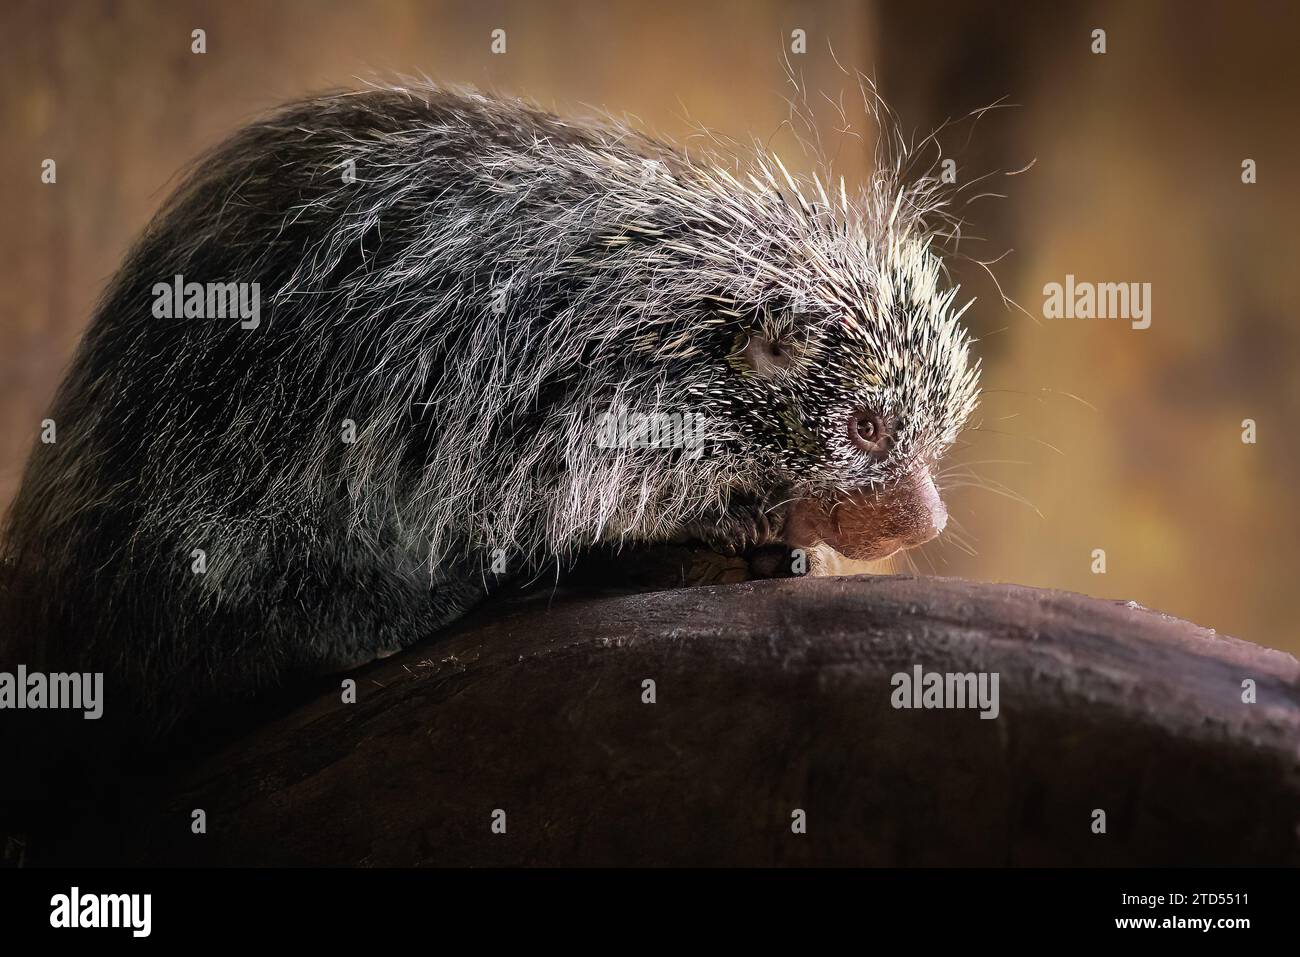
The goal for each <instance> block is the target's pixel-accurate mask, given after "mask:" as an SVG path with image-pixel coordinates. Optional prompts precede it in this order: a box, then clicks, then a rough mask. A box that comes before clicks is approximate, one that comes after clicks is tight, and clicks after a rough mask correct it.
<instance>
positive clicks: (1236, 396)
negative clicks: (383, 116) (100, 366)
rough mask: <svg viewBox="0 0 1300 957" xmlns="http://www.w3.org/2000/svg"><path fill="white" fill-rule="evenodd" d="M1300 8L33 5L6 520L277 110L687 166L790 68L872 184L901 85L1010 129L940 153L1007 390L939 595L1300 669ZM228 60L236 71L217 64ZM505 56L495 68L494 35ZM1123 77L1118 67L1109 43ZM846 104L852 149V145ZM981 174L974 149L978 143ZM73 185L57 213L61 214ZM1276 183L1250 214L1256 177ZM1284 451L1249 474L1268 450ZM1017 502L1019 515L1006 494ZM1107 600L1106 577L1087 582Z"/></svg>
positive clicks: (18, 122) (940, 567) (4, 323)
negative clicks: (497, 100)
mask: <svg viewBox="0 0 1300 957" xmlns="http://www.w3.org/2000/svg"><path fill="white" fill-rule="evenodd" d="M1298 10H1300V8H1298V7H1297V6H1296V5H1295V4H1290V3H1281V2H1279V3H1261V2H1247V3H1240V2H1234V3H1226V2H1225V3H1190V2H1172V0H1171V2H1163V3H1162V2H1142V3H1129V4H1120V3H1114V4H1111V3H1082V4H1051V5H1048V4H1038V3H1026V4H1019V3H1016V4H998V5H993V4H975V3H951V4H924V5H922V4H915V3H910V2H909V3H904V2H898V3H889V2H877V3H871V2H861V0H820V2H818V0H804V2H788V3H786V2H779V0H748V2H742V0H734V2H718V3H708V2H702V0H685V2H683V0H656V2H654V3H633V2H599V3H598V2H596V0H589V2H582V3H579V2H562V3H539V2H529V0H517V2H489V0H476V2H465V3H452V2H442V3H439V2H430V0H424V2H407V0H391V2H371V3H343V2H305V0H297V2H276V3H252V2H247V0H225V2H220V3H216V2H213V3H199V2H191V3H184V2H179V3H176V2H173V3H161V2H159V3H143V2H135V3H132V2H123V3H111V2H84V0H70V2H63V3H57V4H53V3H45V2H18V3H14V2H12V0H10V2H8V3H6V4H5V6H4V9H3V11H2V12H0V44H2V47H0V121H2V122H3V129H4V131H5V137H4V147H3V149H2V150H0V190H3V211H4V223H5V225H4V228H3V229H2V230H0V262H3V264H4V268H3V272H2V273H0V425H2V426H3V431H2V432H0V503H7V502H8V500H9V498H10V496H11V495H12V493H13V490H14V488H15V486H16V484H17V481H18V478H19V474H20V469H21V464H22V460H23V459H24V457H25V456H26V454H27V450H28V448H29V446H30V443H31V442H32V441H33V439H34V437H35V435H36V432H37V429H38V423H39V420H40V419H41V417H42V413H43V410H44V408H45V407H46V405H47V403H48V402H49V400H50V397H51V395H52V393H53V390H54V388H55V386H56V384H57V382H58V379H59V376H60V373H61V370H62V368H63V366H64V364H65V363H66V361H67V360H68V357H69V356H70V354H71V352H72V349H73V348H74V346H75V344H76V342H77V339H78V337H79V335H80V333H81V331H82V329H83V327H84V325H85V323H86V322H87V320H88V318H89V316H90V314H91V311H92V308H93V304H94V302H95V298H96V296H97V295H98V293H99V291H100V289H101V288H102V286H103V284H104V282H105V280H106V279H107V278H108V277H109V276H110V275H111V273H112V272H113V270H114V269H115V268H116V266H117V264H118V263H119V261H120V260H121V258H122V256H123V254H124V252H125V251H126V249H127V247H128V244H129V243H130V242H131V241H132V239H133V237H135V236H136V235H137V233H138V232H139V231H140V229H141V228H142V227H143V226H144V224H145V223H146V221H147V220H148V218H149V216H150V215H151V213H152V212H153V210H154V209H155V208H156V207H157V205H158V204H159V203H160V201H161V200H162V198H163V197H164V196H165V195H166V192H167V190H168V189H169V188H170V184H171V178H172V177H173V175H174V174H175V173H176V172H177V170H178V169H179V168H180V167H181V166H182V165H183V164H185V163H186V162H187V161H188V160H190V159H191V158H193V157H194V156H195V154H197V153H198V152H199V151H200V150H202V149H203V148H204V147H206V146H209V145H210V144H212V143H213V142H214V141H216V140H217V139H219V138H221V137H223V136H224V135H226V134H227V133H229V132H231V131H232V130H233V129H234V128H235V127H236V126H237V125H238V124H240V123H241V122H243V121H244V120H246V119H248V118H249V117H251V116H253V115H254V114H256V113H257V112H258V111H260V110H262V109H265V108H267V107H270V106H272V105H274V104H276V103H277V102H279V101H281V100H284V99H287V98H290V97H294V96H297V95H300V94H303V93H305V92H308V91H313V90H319V89H322V88H325V87H330V86H338V85H352V84H354V83H355V82H356V80H355V79H354V78H357V77H363V78H364V77H374V76H383V75H385V74H391V73H408V74H413V73H425V74H427V75H428V76H430V77H431V78H433V79H435V80H441V81H447V82H457V83H471V84H475V85H478V86H481V87H486V88H491V89H496V90H499V91H503V92H515V93H521V94H524V95H527V96H530V97H532V98H533V99H535V100H538V101H539V102H541V103H543V104H544V105H547V106H552V107H554V108H557V109H559V110H561V111H565V112H591V111H592V110H596V109H599V110H608V111H609V112H611V113H615V114H620V115H622V114H626V115H627V116H629V117H630V118H632V119H633V120H634V121H635V122H637V123H638V125H640V126H642V127H644V128H647V129H650V130H652V131H656V132H658V133H661V134H663V135H665V136H669V137H673V138H677V139H681V138H683V137H685V136H687V135H689V133H690V132H691V130H692V129H693V128H694V127H695V126H696V125H702V126H704V127H708V128H710V129H714V130H717V131H720V132H722V133H725V134H730V135H733V136H738V137H742V138H745V137H748V136H750V135H751V134H752V135H757V136H759V137H761V138H763V139H764V140H770V141H771V142H772V143H773V144H774V145H775V146H776V147H777V149H778V150H779V151H780V152H781V153H782V154H783V156H785V157H786V158H787V160H788V162H789V163H790V165H792V166H795V167H800V168H803V169H808V168H810V163H809V161H808V160H807V158H806V157H804V156H803V155H802V151H801V150H800V147H799V144H798V142H797V140H796V139H795V138H794V137H793V136H791V135H790V134H789V131H788V130H784V129H783V120H784V119H785V118H786V117H787V113H788V108H787V104H786V102H785V99H784V97H786V96H788V95H790V94H791V92H792V91H791V88H790V86H789V84H788V82H787V80H786V75H785V67H784V64H783V54H784V52H785V51H786V50H788V48H789V44H790V42H791V39H790V36H791V31H792V30H795V29H801V30H804V31H805V32H806V35H807V52H806V53H805V54H802V55H797V54H792V55H790V57H789V59H790V62H791V65H792V67H793V69H794V70H795V71H796V72H797V73H799V74H801V75H802V77H803V80H804V82H805V86H806V89H807V90H808V93H809V96H810V98H811V99H812V102H813V103H814V104H815V105H816V107H817V110H816V112H817V115H818V117H819V124H818V125H819V128H820V129H821V131H822V134H823V137H824V138H825V140H826V141H827V144H828V147H827V151H828V152H830V153H833V154H835V156H836V163H837V168H838V171H839V172H841V173H843V174H844V175H845V177H846V178H847V179H849V180H850V182H852V181H854V180H857V179H860V178H861V177H862V176H863V175H864V173H865V172H866V171H867V169H868V168H869V163H870V156H871V141H870V134H871V131H870V129H869V127H865V125H864V123H863V117H862V114H861V110H860V109H858V110H857V111H856V113H855V111H854V110H853V109H852V104H853V100H854V96H853V94H854V93H855V89H856V88H855V84H854V81H853V80H852V78H851V77H847V76H845V75H844V73H842V72H841V70H840V69H839V68H838V67H837V66H836V64H835V63H834V62H833V60H832V56H831V54H830V51H829V49H828V47H833V50H834V55H835V58H836V59H838V61H839V62H840V63H841V64H843V66H845V67H847V68H849V69H857V70H861V71H863V72H865V73H867V74H869V75H874V76H875V77H876V78H877V80H878V82H879V85H880V88H881V91H882V93H883V94H884V96H885V97H886V99H887V100H888V101H889V102H890V103H891V104H892V105H893V106H894V108H895V109H896V110H897V112H898V113H899V114H900V117H901V120H902V124H903V126H904V128H905V129H907V130H912V129H915V130H917V131H919V134H920V135H924V133H925V132H927V131H928V130H929V129H931V128H932V127H934V126H935V125H937V124H939V123H941V122H942V121H943V120H944V119H945V118H947V117H953V118H954V119H956V118H959V117H961V116H963V115H964V114H966V113H968V112H969V111H971V110H973V109H976V108H978V107H981V106H985V105H988V104H990V103H993V102H995V101H998V100H1000V99H1004V98H1005V102H1007V103H1011V104H1018V105H1017V106H1016V108H1014V109H1006V110H999V111H995V112H993V113H990V114H988V115H986V116H985V117H984V118H983V119H982V120H981V121H980V122H979V123H978V125H977V126H976V127H975V128H974V130H973V131H972V129H971V124H970V123H965V124H958V125H957V126H955V127H953V128H952V130H950V132H949V133H948V134H946V135H945V136H944V137H943V138H942V142H943V143H944V145H945V149H946V151H947V152H946V155H952V156H954V157H955V158H956V159H957V162H958V177H959V179H961V178H963V177H966V176H974V175H977V174H979V173H982V172H987V171H990V170H998V169H1000V170H1015V169H1019V168H1021V167H1023V166H1025V165H1026V164H1027V163H1029V162H1030V161H1031V160H1036V163H1035V165H1034V166H1033V167H1032V169H1030V170H1029V171H1028V172H1026V173H1024V174H1023V175H1019V176H1015V177H1011V178H1004V177H995V178H993V179H991V180H990V181H989V182H988V184H987V186H988V189H989V190H990V191H993V192H998V193H1005V194H1007V197H1008V198H1006V199H991V200H984V201H981V202H979V203H976V204H975V205H973V206H972V207H971V208H970V209H969V210H967V211H966V214H967V218H968V219H969V223H968V226H967V232H968V235H970V236H980V237H984V239H985V241H983V242H978V243H976V242H963V246H962V250H963V252H966V253H967V254H969V255H971V256H974V257H977V258H983V259H993V258H996V257H997V256H999V255H1000V254H1001V253H1003V252H1005V251H1006V250H1008V249H1014V251H1013V252H1012V253H1010V255H1008V256H1007V257H1006V258H1004V259H1002V260H1001V261H1000V262H999V263H998V264H997V266H996V267H995V273H996V275H997V277H998V279H999V281H1000V283H1001V286H1002V288H1003V290H1004V291H1005V292H1006V294H1007V295H1008V296H1009V297H1011V298H1012V299H1014V300H1016V301H1017V302H1019V303H1020V304H1021V305H1023V306H1024V308H1025V309H1026V310H1027V311H1028V312H1029V314H1030V316H1029V317H1027V316H1026V315H1024V314H1023V313H1021V312H1018V311H1016V310H1015V309H1010V308H1008V307H1006V306H1004V305H1003V303H1002V302H1001V300H1000V299H999V296H998V294H997V290H996V288H995V287H994V286H993V285H992V283H991V281H990V280H989V279H988V277H987V275H986V274H985V273H984V272H983V270H982V269H980V268H979V267H977V266H974V265H971V264H969V263H963V262H955V263H954V264H953V272H954V275H955V278H957V279H958V280H960V281H962V282H963V284H964V288H965V289H966V290H967V291H968V292H970V293H972V294H974V295H977V296H978V297H979V301H978V303H977V304H976V306H975V307H974V308H973V309H972V310H971V311H970V312H969V313H967V317H968V320H969V322H970V324H971V326H972V328H973V329H974V330H975V332H976V333H977V334H978V335H979V336H980V337H981V339H982V342H981V344H980V346H979V349H980V351H981V354H982V355H983V356H984V361H985V369H986V372H985V386H986V388H987V390H988V393H987V395H986V398H985V401H984V404H983V408H982V410H981V412H980V414H979V415H978V422H977V423H976V424H977V426H978V428H977V429H976V430H974V431H972V432H970V433H969V434H968V436H967V438H968V439H969V442H968V443H967V444H966V445H965V447H963V448H962V449H961V450H960V451H959V452H958V453H957V454H956V456H955V457H954V462H955V463H969V464H970V467H971V469H973V471H975V472H976V473H977V474H978V475H979V476H981V480H980V482H981V484H982V485H984V486H986V487H983V488H976V487H971V486H970V485H969V483H966V482H961V481H956V480H953V484H954V485H955V486H956V487H954V488H952V489H951V492H950V495H949V500H950V505H951V508H952V513H953V515H954V517H955V518H956V519H958V520H959V521H960V523H961V534H962V535H964V537H965V538H966V539H968V540H969V542H970V544H971V546H972V547H973V551H974V552H975V554H973V555H972V554H968V553H966V552H965V551H963V550H962V549H960V548H959V547H957V545H956V544H954V543H953V542H948V543H940V544H938V545H935V546H930V547H928V548H927V549H926V550H925V551H924V552H923V553H922V554H921V555H920V556H918V558H917V559H916V561H917V565H918V567H919V568H920V570H922V571H924V572H929V571H931V570H934V571H937V572H938V573H940V574H949V575H962V576H967V577H973V578H980V579H988V580H1004V581H1016V582H1022V583H1026V584H1033V585H1045V586H1054V587H1061V588H1068V589H1073V590H1076V591H1082V592H1087V593H1090V594H1094V595H1101V596H1110V597H1115V598H1126V599H1134V600H1137V601H1139V602H1141V603H1143V604H1146V605H1149V606H1152V607H1156V608H1160V609H1163V610H1166V611H1169V612H1172V613H1174V614H1177V615H1180V616H1183V617H1186V618H1190V619H1193V620H1195V621H1197V622H1200V623H1202V624H1205V625H1208V626H1211V627H1215V628H1218V629H1220V630H1221V631H1225V632H1228V633H1231V634H1235V635H1238V636H1240V637H1243V638H1248V639H1251V640H1253V641H1257V642H1260V643H1262V644H1268V645H1272V646H1275V647H1279V648H1284V649H1287V650H1290V651H1293V652H1294V651H1297V650H1300V633H1298V631H1297V627H1296V622H1297V617H1298V616H1297V612H1300V587H1297V586H1296V583H1295V581H1294V579H1295V575H1296V571H1297V568H1298V567H1300V563H1298V562H1297V556H1298V555H1300V511H1298V510H1297V509H1296V508H1295V506H1294V503H1293V501H1292V500H1291V498H1290V493H1291V492H1292V491H1294V490H1296V489H1297V488H1298V487H1300V447H1298V446H1297V443H1296V441H1295V431H1296V430H1295V424H1294V423H1295V422H1296V421H1297V419H1298V418H1300V377H1297V375H1296V374H1295V371H1294V370H1295V368H1296V365H1297V357H1298V356H1297V354H1298V352H1300V350H1298V349H1297V346H1298V344H1300V324H1298V323H1297V321H1296V316H1297V307H1298V306H1300V294H1297V291H1296V281H1295V280H1296V276H1295V273H1296V268H1297V244H1296V240H1295V238H1294V237H1295V231H1296V219H1297V217H1296V213H1297V212H1300V203H1298V202H1297V196H1300V192H1298V187H1300V182H1298V180H1300V173H1297V147H1298V146H1300V128H1298V126H1297V123H1296V112H1295V111H1296V103H1297V94H1300V67H1298V66H1297V59H1300V57H1298V56H1297V49H1296V41H1295V37H1296V35H1297V28H1300V12H1298ZM195 28H202V29H204V30H206V31H207V44H208V52H207V53H206V54H204V55H195V54H193V53H191V52H190V43H191V40H190V33H191V31H192V30H193V29H195ZM496 28H501V29H504V30H505V31H506V34H507V44H508V45H507V52H506V53H505V54H504V55H493V54H491V53H490V51H489V43H490V33H491V31H492V30H493V29H496ZM1095 28H1102V29H1105V30H1106V33H1107V46H1108V52H1107V53H1105V54H1104V55H1100V56H1098V55H1094V54H1093V53H1092V52H1091V51H1090V45H1091V42H1092V40H1091V36H1090V34H1091V31H1092V30H1093V29H1095ZM822 93H825V94H826V95H827V96H829V97H830V98H831V99H832V100H834V99H838V98H839V97H840V95H841V94H844V96H845V101H846V104H847V105H849V106H850V109H849V119H850V120H856V126H857V129H858V133H860V134H863V135H862V136H861V137H858V136H845V135H837V133H836V128H837V127H838V126H839V122H838V119H837V117H836V116H835V112H834V111H833V110H830V109H828V108H827V103H826V101H825V100H824V99H822V97H821V94H822ZM968 141H969V142H968ZM47 157H48V158H54V159H55V160H56V161H57V163H58V182H57V184H55V185H45V184H42V183H41V181H40V172H41V162H42V160H44V159H45V158H47ZM1245 158H1251V159H1254V160H1255V161H1256V162H1257V163H1258V170H1259V173H1258V176H1259V182H1258V183H1257V184H1255V185H1243V184H1242V182H1241V162H1242V160H1243V159H1245ZM1067 273H1073V274H1074V275H1075V276H1076V277H1078V278H1079V279H1080V280H1088V281H1093V282H1150V283H1152V287H1153V290H1152V301H1153V321H1152V325H1151V328H1150V329H1147V330H1145V331H1134V330H1132V329H1130V328H1129V326H1128V324H1127V323H1124V322H1108V323H1102V322H1085V321H1070V320H1062V321H1046V320H1043V319H1042V318H1041V317H1042V305H1043V293H1042V289H1043V285H1044V284H1045V283H1048V282H1063V281H1064V278H1065V275H1066V274H1067ZM1245 418H1252V419H1255V420H1256V422H1257V423H1258V444H1256V445H1245V444H1243V443H1242V442H1241V437H1240V436H1241V421H1242V419H1245ZM990 486H991V487H996V488H1001V487H1003V486H1005V488H1006V489H1008V490H1010V494H1011V495H1012V496H1013V497H1014V498H1022V499H1023V500H1025V501H1026V502H1028V503H1031V504H1032V507H1031V506H1030V505H1026V504H1022V503H1020V502H1017V501H1015V500H1013V499H1012V498H1008V497H1007V496H1005V495H1002V494H998V493H997V492H994V491H991V490H990V488H989V487H990ZM1096 548H1102V549H1105V551H1106V558H1107V573H1106V574H1104V575H1098V574H1093V573H1092V570H1091V568H1092V551H1093V549H1096Z"/></svg>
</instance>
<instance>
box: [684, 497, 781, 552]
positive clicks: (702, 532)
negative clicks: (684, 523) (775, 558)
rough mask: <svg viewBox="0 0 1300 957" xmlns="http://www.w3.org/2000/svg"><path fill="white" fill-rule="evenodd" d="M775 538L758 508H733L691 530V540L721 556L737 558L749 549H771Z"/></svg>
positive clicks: (763, 514) (745, 506)
mask: <svg viewBox="0 0 1300 957" xmlns="http://www.w3.org/2000/svg"><path fill="white" fill-rule="evenodd" d="M776 534H777V529H776V527H775V526H774V525H773V523H772V521H771V519H770V518H769V517H768V513H767V510H766V509H764V508H763V507H762V506H761V505H741V506H734V507H733V508H731V509H729V510H728V511H727V512H726V513H725V514H724V515H723V516H722V517H721V518H719V519H717V520H716V521H713V522H709V521H707V520H706V521H702V522H700V523H698V524H697V525H696V527H695V528H694V529H693V537H694V538H697V539H699V540H700V541H701V542H703V543H704V544H705V545H707V546H708V547H709V548H710V549H712V550H713V551H715V552H717V553H718V554H720V555H739V554H741V553H742V552H744V551H745V550H746V549H749V548H754V547H756V546H760V545H770V544H772V543H773V542H775V541H776Z"/></svg>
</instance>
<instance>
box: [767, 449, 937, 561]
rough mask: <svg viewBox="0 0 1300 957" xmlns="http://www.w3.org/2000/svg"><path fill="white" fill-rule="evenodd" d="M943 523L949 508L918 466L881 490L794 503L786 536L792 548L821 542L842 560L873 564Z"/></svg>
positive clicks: (928, 535) (925, 537) (931, 536)
mask: <svg viewBox="0 0 1300 957" xmlns="http://www.w3.org/2000/svg"><path fill="white" fill-rule="evenodd" d="M947 524H948V509H947V507H946V506H945V505H944V504H943V499H942V498H941V497H940V495H939V490H938V488H936V487H935V484H934V479H933V478H932V477H931V475H930V471H929V469H927V468H924V467H922V468H918V469H917V470H915V471H914V472H912V473H911V474H910V475H908V476H906V477H905V478H903V479H901V480H899V481H898V482H896V483H894V484H892V485H889V486H887V487H885V488H880V489H859V490H856V491H853V492H849V493H847V494H841V495H838V496H836V497H835V498H834V499H833V500H831V501H830V502H824V501H821V500H818V499H805V500H803V501H800V502H797V503H795V505H794V507H793V509H792V511H791V515H790V519H789V523H788V525H787V529H786V538H787V543H788V544H789V545H790V546H791V547H794V548H807V547H811V546H813V545H818V544H825V545H829V546H830V547H831V548H833V549H835V550H836V551H837V552H839V553H840V554H841V555H843V556H844V557H846V558H852V559H856V560H858V561H874V560H876V559H880V558H888V557H889V556H890V555H892V554H894V553H895V552H898V551H901V550H902V549H905V548H913V547H915V546H917V545H924V544H925V543H926V542H928V541H930V540H932V539H934V538H935V537H936V536H938V535H939V533H941V532H942V531H943V530H944V528H945V527H946V526H947Z"/></svg>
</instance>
